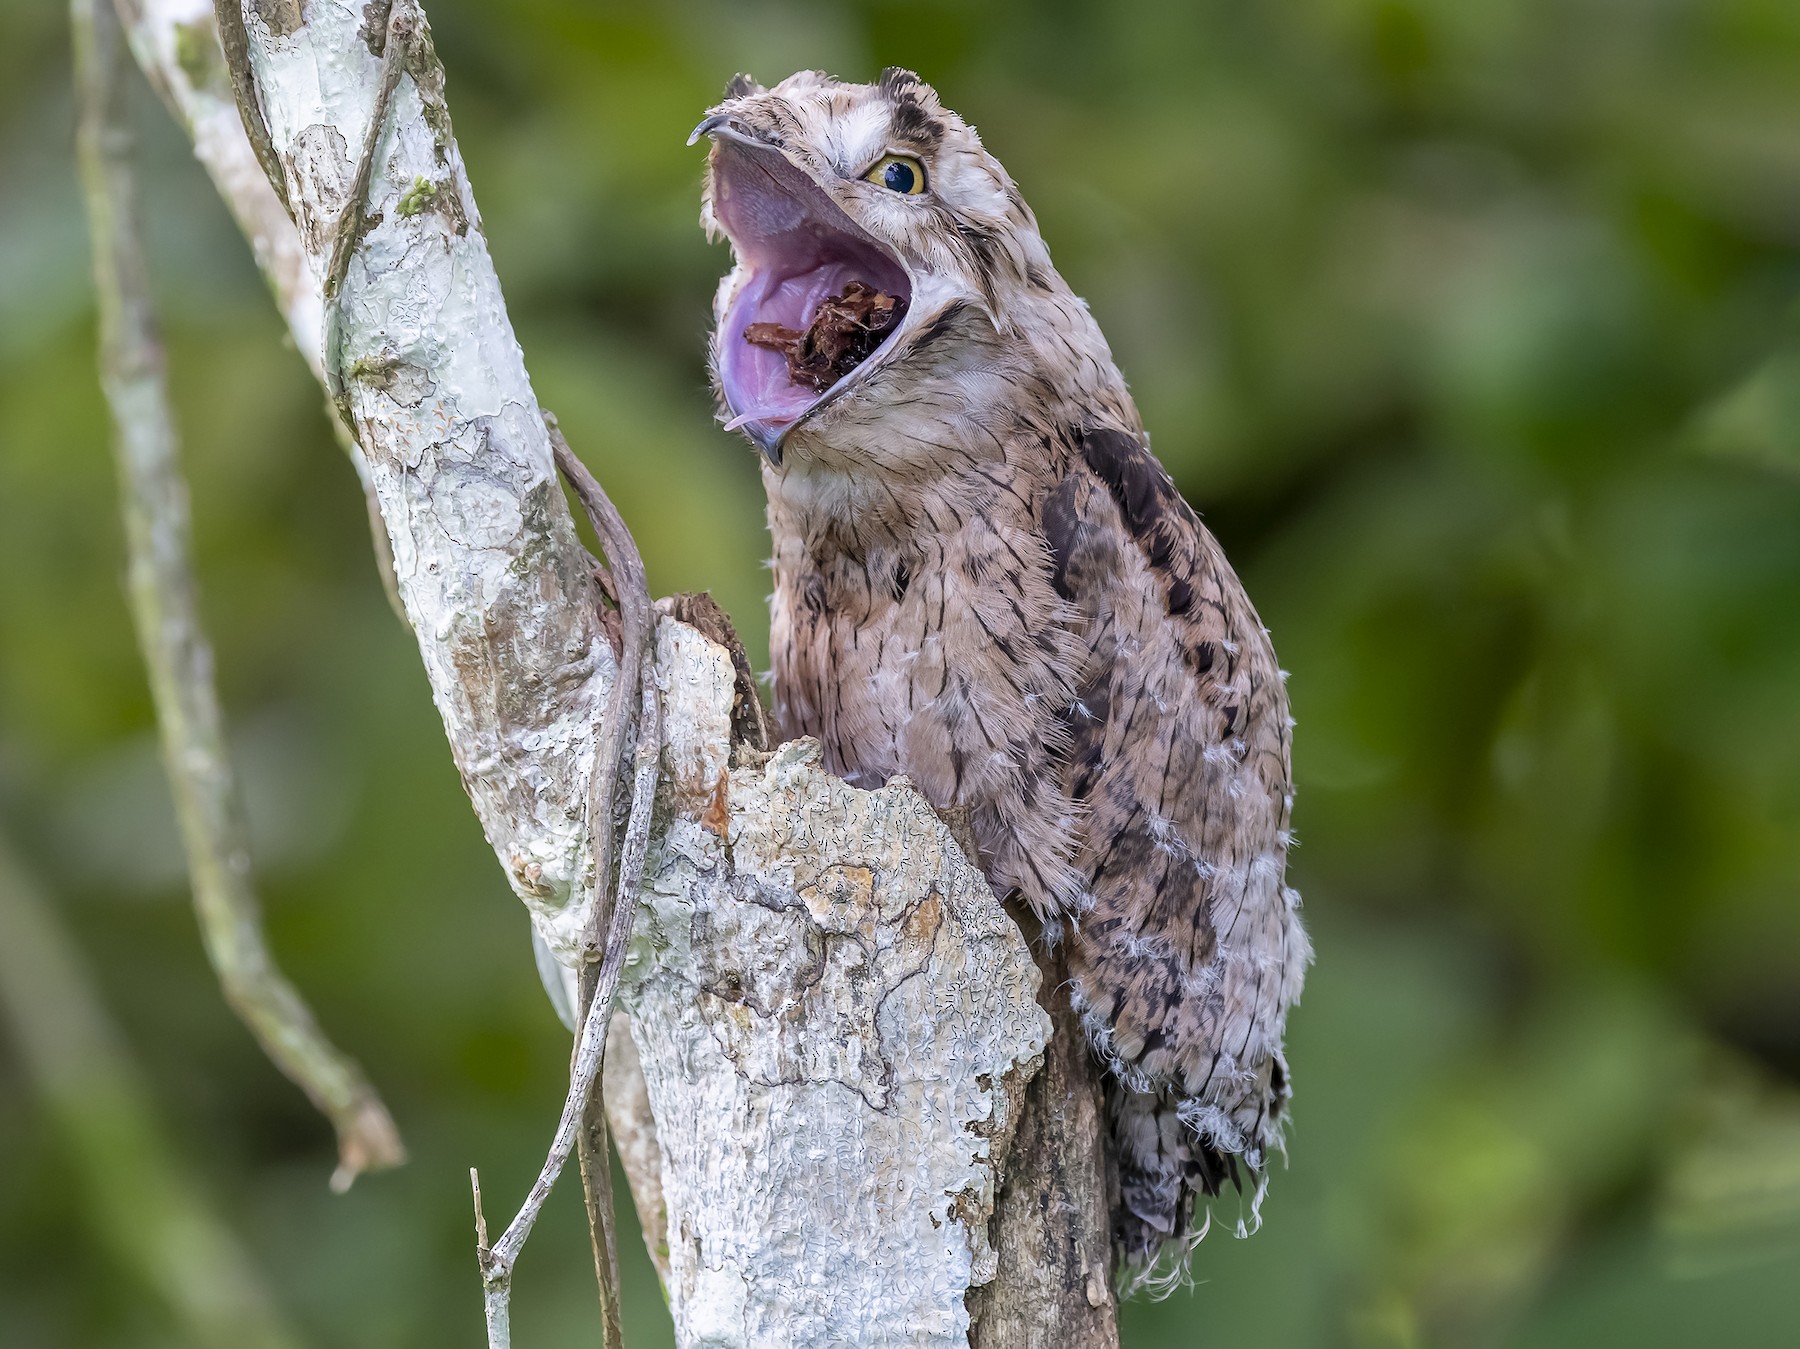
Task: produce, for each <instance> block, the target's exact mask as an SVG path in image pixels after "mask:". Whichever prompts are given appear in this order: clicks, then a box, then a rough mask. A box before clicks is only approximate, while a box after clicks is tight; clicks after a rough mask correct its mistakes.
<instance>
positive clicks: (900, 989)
mask: <svg viewBox="0 0 1800 1349" xmlns="http://www.w3.org/2000/svg"><path fill="white" fill-rule="evenodd" d="M657 655H658V660H657V670H658V675H659V678H660V679H661V680H662V681H664V686H665V702H666V705H667V706H668V707H669V708H670V709H671V715H670V717H669V718H668V722H669V725H668V731H667V736H666V740H665V751H664V769H665V786H664V802H665V804H666V807H667V809H668V821H667V827H666V828H665V829H664V830H662V832H661V834H660V837H659V838H658V840H657V842H656V844H655V846H654V848H653V852H652V869H651V871H650V873H649V874H648V875H647V876H646V878H645V884H644V901H643V907H642V909H641V911H640V913H639V916H638V924H637V929H636V932H635V935H634V944H633V950H632V958H631V961H630V963H629V964H628V965H627V968H626V974H625V979H624V981H623V982H622V984H621V999H622V1001H623V1003H624V1005H625V1006H626V1007H627V1008H628V1009H629V1010H630V1011H631V1013H632V1024H633V1028H634V1038H635V1040H636V1044H637V1049H638V1057H639V1060H640V1062H641V1064H642V1066H643V1073H644V1077H645V1079H646V1082H647V1085H648V1092H649V1102H650V1107H651V1110H652V1112H653V1113H654V1115H655V1117H656V1121H657V1128H656V1135H657V1142H658V1144H659V1145H660V1150H661V1158H662V1190H663V1198H664V1202H665V1204H666V1206H667V1215H668V1228H667V1231H668V1237H667V1241H668V1248H669V1254H668V1281H669V1290H670V1301H671V1305H672V1307H673V1309H674V1312H675V1318H676V1330H677V1335H678V1338H679V1339H680V1341H681V1343H683V1344H688V1345H715V1344H716V1345H769V1346H774V1345H785V1346H809V1345H819V1346H825V1345H842V1344H863V1345H881V1344H907V1345H966V1344H968V1342H969V1340H968V1335H969V1319H968V1312H967V1309H966V1307H965V1303H964V1299H965V1295H966V1294H967V1292H968V1290H969V1288H970V1286H971V1285H978V1284H982V1283H986V1282H988V1281H989V1280H991V1279H992V1278H993V1276H994V1272H995V1269H996V1256H995V1253H994V1251H993V1249H992V1248H991V1247H990V1246H989V1244H988V1220H989V1218H990V1217H991V1216H992V1213H993V1208H994V1195H995V1191H996V1188H997V1186H996V1180H997V1167H996V1157H997V1154H1003V1153H1004V1151H1005V1150H1006V1148H1007V1146H1008V1144H1009V1143H1010V1140H1011V1135H1012V1131H1013V1129H1014V1128H1015V1127H1016V1125H1017V1123H1018V1118H1017V1116H1018V1102H1019V1100H1020V1098H1021V1096H1022V1094H1023V1090H1024V1085H1025V1083H1026V1081H1027V1080H1028V1079H1029V1078H1030V1076H1031V1075H1032V1073H1034V1072H1035V1071H1036V1069H1037V1066H1038V1056H1039V1054H1040V1053H1041V1051H1042V1049H1043V1046H1044V1044H1045V1041H1046V1040H1047V1038H1048V1035H1049V1030H1050V1024H1049V1018H1048V1017H1047V1016H1045V1014H1044V1013H1043V1011H1042V1010H1041V1009H1040V1008H1039V1006H1038V1004H1037V1001H1036V993H1037V986H1038V972H1037V968H1036V966H1035V965H1033V963H1032V961H1031V957H1030V954H1029V952H1028V951H1027V950H1026V948H1025V943H1024V940H1023V939H1022V937H1021V936H1020V934H1019V931H1018V929H1017V928H1016V927H1015V926H1014V925H1013V923H1012V920H1011V919H1010V918H1008V917H1007V915H1006V913H1005V911H1004V910H1003V909H1002V908H1001V907H1000V905H999V903H998V902H997V901H996V900H995V898H994V895H993V892H992V890H990V889H989V888H988V884H987V881H986V880H985V879H984V878H983V877H982V875H981V873H980V872H979V871H978V870H976V869H975V868H974V867H972V866H971V865H970V864H969V863H968V862H966V861H965V860H964V859H963V857H962V854H961V853H960V852H959V851H958V850H957V848H956V846H955V844H954V843H953V842H952V841H951V838H950V833H949V830H948V829H947V828H946V827H945V826H944V824H943V823H942V822H941V821H940V820H939V819H938V818H937V816H936V815H935V814H934V813H933V812H932V810H931V808H930V807H929V806H928V805H926V803H925V802H924V800H923V799H922V798H920V797H919V796H918V795H917V794H916V793H915V792H913V790H912V789H911V788H910V787H909V786H907V785H905V784H904V783H903V782H896V783H893V784H890V785H889V786H887V787H885V788H883V789H882V790H880V791H876V792H866V791H859V790H857V789H855V788H853V787H850V786H848V785H846V784H845V783H844V782H842V781H841V780H839V779H837V778H835V777H832V776H831V775H830V774H828V773H826V772H825V771H824V770H823V769H822V768H821V767H820V764H819V750H818V746H817V745H816V744H814V743H813V742H811V741H799V742H796V743H793V744H789V745H784V746H782V747H780V748H779V749H777V750H775V751H774V752H773V753H772V754H766V755H765V754H759V753H756V752H755V751H751V750H746V749H739V750H738V751H737V753H736V754H735V756H733V757H730V758H728V757H727V751H728V748H729V744H730V715H731V698H732V693H733V673H732V669H731V665H730V662H729V659H728V658H727V656H726V654H725V653H724V652H723V651H722V650H721V649H720V648H718V647H716V646H713V645H712V644H711V643H709V642H706V641H705V639H703V638H701V637H700V636H699V634H698V633H695V632H694V631H693V630H692V629H690V628H686V627H685V626H683V625H681V624H678V623H675V622H673V621H672V620H667V619H665V620H664V621H663V622H662V624H661V625H660V628H659V632H658V653H657ZM677 708H679V709H681V711H680V715H675V714H674V709H677ZM721 1120H737V1121H748V1122H753V1125H754V1127H751V1128H739V1129H726V1130H721V1129H720V1128H719V1127H718V1125H719V1121H721Z"/></svg>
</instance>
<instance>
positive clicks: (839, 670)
mask: <svg viewBox="0 0 1800 1349" xmlns="http://www.w3.org/2000/svg"><path fill="white" fill-rule="evenodd" d="M701 134H705V135H709V136H711V137H712V140H713V147H712V151H711V169H710V173H709V176H708V183H707V191H706V201H705V206H704V209H703V214H702V219H703V222H704V223H705V225H706V226H707V228H708V230H709V232H713V233H715V234H717V233H723V234H724V235H726V236H727V237H728V238H729V239H730V241H731V243H732V245H733V250H734V253H735V255H736V265H735V267H734V269H733V270H732V271H731V273H730V274H729V275H727V276H726V278H725V280H724V282H723V284H722V285H721V287H720V291H719V297H718V301H717V305H716V318H717V321H718V328H717V331H716V332H715V334H714V341H713V353H712V354H713V369H714V373H715V380H716V384H717V388H718V392H719V399H720V404H721V408H722V410H723V415H724V417H725V419H726V422H727V425H728V426H732V427H741V428H743V429H744V430H745V431H746V433H747V434H748V435H750V437H751V438H752V439H753V440H754V441H755V442H756V443H757V444H758V445H759V446H760V447H761V448H762V449H763V451H764V454H765V458H766V462H765V464H764V468H763V478H764V484H765V486H766V488H767V490H768V498H769V527H770V531H771V533H772V535H773V539H774V549H775V558H774V570H775V592H774V595H773V598H772V619H773V624H772V631H771V642H772V653H773V657H774V663H775V715H776V719H777V721H778V723H779V726H780V729H781V730H782V732H783V733H784V734H786V735H789V736H795V735H811V736H816V737H818V739H819V740H820V741H821V742H822V744H823V745H824V747H825V753H826V757H827V762H828V763H829V764H830V765H831V767H832V768H833V769H834V770H835V771H837V772H839V773H841V774H842V775H843V776H845V777H846V778H848V779H849V780H850V781H852V782H855V783H858V784H862V785H866V786H876V785H879V784H881V783H883V782H885V781H887V780H888V779H889V778H891V777H893V776H894V775H897V774H905V775H906V776H907V777H909V778H910V779H912V781H913V782H914V783H915V784H916V785H917V786H918V788H919V789H920V790H921V791H922V792H923V793H924V794H925V795H926V796H927V797H928V798H929V799H930V800H931V801H932V802H933V803H934V804H936V805H937V806H939V807H940V808H949V807H964V808H966V809H967V810H968V812H969V816H970V821H971V825H972V828H973V832H974V835H975V838H976V840H977V843H978V845H979V847H980V852H981V863H982V865H983V867H984V868H985V869H986V871H987V874H988V876H989V879H990V880H991V881H992V882H993V883H994V886H995V887H996V889H998V890H999V891H1000V892H1002V893H1003V894H1004V893H1007V892H1011V891H1016V892H1018V893H1019V894H1020V895H1021V896H1022V897H1023V898H1024V899H1025V900H1026V901H1027V902H1028V903H1029V904H1030V905H1031V907H1032V908H1033V909H1034V910H1035V911H1036V912H1037V914H1038V915H1039V916H1040V917H1041V918H1042V919H1043V920H1044V922H1045V925H1046V931H1047V932H1048V933H1050V935H1051V936H1052V938H1053V939H1060V940H1065V941H1066V942H1067V943H1068V950H1069V961H1070V968H1071V971H1072V974H1073V979H1074V988H1073V990H1072V992H1073V997H1074V1000H1075V1002H1076V1005H1077V1007H1078V1008H1079V1009H1080V1010H1081V1012H1082V1014H1083V1022H1084V1025H1085V1026H1086V1029H1087V1032H1088V1036H1089V1039H1090V1042H1091V1043H1092V1045H1093V1047H1094V1049H1095V1051H1096V1052H1097V1053H1098V1054H1099V1055H1100V1056H1101V1057H1102V1059H1103V1060H1104V1061H1105V1063H1106V1064H1107V1066H1108V1068H1109V1069H1110V1072H1109V1084H1108V1092H1109V1104H1110V1109H1111V1113H1112V1122H1113V1137H1114V1147H1115V1152H1116V1155H1117V1160H1118V1163H1119V1170H1120V1181H1121V1193H1120V1202H1119V1206H1118V1211H1117V1213H1116V1215H1115V1230H1116V1234H1117V1237H1118V1241H1119V1245H1120V1250H1121V1253H1122V1255H1123V1256H1124V1258H1125V1259H1126V1260H1128V1261H1129V1262H1131V1263H1132V1264H1133V1265H1134V1266H1136V1267H1138V1268H1140V1269H1142V1268H1149V1267H1151V1266H1153V1265H1154V1264H1155V1262H1156V1260H1157V1257H1158V1256H1159V1255H1162V1254H1165V1253H1169V1252H1174V1253H1176V1254H1177V1255H1179V1254H1181V1253H1184V1252H1185V1250H1186V1249H1187V1247H1188V1245H1189V1243H1190V1241H1191V1240H1192V1239H1193V1237H1195V1236H1197V1235H1198V1232H1199V1231H1203V1230H1204V1223H1203V1222H1200V1221H1198V1219H1199V1214H1198V1213H1197V1208H1199V1207H1203V1201H1202V1200H1201V1199H1200V1196H1206V1195H1213V1194H1217V1193H1218V1192H1219V1191H1220V1189H1221V1187H1222V1186H1225V1185H1227V1184H1233V1183H1235V1184H1238V1185H1240V1186H1241V1185H1242V1184H1243V1183H1245V1182H1246V1181H1248V1182H1249V1183H1250V1184H1251V1185H1252V1186H1253V1187H1254V1188H1253V1198H1252V1200H1251V1202H1250V1205H1249V1207H1250V1215H1249V1217H1250V1221H1251V1222H1254V1214H1255V1209H1256V1201H1257V1200H1258V1199H1259V1198H1260V1194H1261V1184H1262V1180H1261V1178H1262V1176H1263V1174H1264V1171H1265V1167H1266V1164H1267V1159H1268V1153H1269V1151H1270V1150H1271V1149H1272V1148H1274V1147H1278V1146H1280V1143H1281V1136H1282V1128H1283V1123H1284V1115H1285V1107H1286V1102H1287V1099H1288V1081H1287V1071H1286V1065H1285V1063H1284V1061H1283V1058H1282V1050H1281V1037H1282V1031H1283V1027H1284V1023H1285V1020H1286V1015H1287V1011H1288V1008H1289V1007H1290V1006H1291V1005H1292V1004H1293V1002H1294V1000H1295V999H1296V998H1297V996H1298V995H1299V991H1300V983H1301V977H1302V974H1303V972H1304V969H1305V967H1306V964H1307V962H1308V960H1309V958H1310V952H1309V948H1308V945H1307V941H1306V936H1305V933H1304V931H1303V930H1302V928H1301V924H1300V919H1299V899H1298V897H1297V896H1296V895H1295V894H1294V892H1293V891H1292V890H1291V889H1288V888H1287V887H1286V885H1285V884H1284V880H1283V875H1284V870H1285V865H1286V853H1287V849H1288V845H1289V834H1288V813H1289V809H1290V806H1291V804H1292V786H1291V778H1290V773H1289V765H1288V731H1289V726H1290V722H1289V720H1288V708H1287V696H1286V692H1285V689H1284V687H1283V682H1282V681H1283V676H1282V674H1281V672H1280V671H1279V670H1278V668H1277V666H1276V663H1275V656H1274V652H1273V650H1272V648H1271V647H1270V644H1269V638H1268V634H1267V633H1266V632H1265V631H1264V629H1263V627H1262V624H1261V622H1260V621H1259V620H1258V618H1257V616H1256V612H1255V610H1254V609H1253V608H1252V607H1251V604H1250V601H1249V598H1248V597H1247V596H1246V595H1245V593H1244V590H1243V587H1242V586H1241V585H1240V584H1239V582H1238V579H1237V577H1236V575H1235V574H1234V573H1233V572H1232V570H1231V567H1230V565H1229V564H1228V563H1227V562H1226V560H1225V558H1224V555H1223V554H1222V553H1221V551H1220V549H1219V546H1218V544H1217V543H1216V542H1215V541H1214V539H1213V537H1212V536H1211V535H1210V534H1209V533H1208V532H1207V531H1206V529H1205V527H1204V526H1202V525H1201V523H1200V521H1199V519H1198V518H1197V517H1196V516H1195V514H1194V512H1193V511H1192V510H1191V509H1190V508H1189V507H1188V505H1187V504H1186V503H1185V502H1184V501H1183V500H1182V499H1181V497H1180V495H1179V494H1178V493H1177V492H1176V490H1175V488H1174V486H1173V484H1172V483H1171V482H1170V480H1169V477H1168V474H1167V473H1166V472H1164V470H1163V468H1162V466H1161V465H1160V464H1159V463H1158V462H1157V461H1156V459H1155V458H1154V456H1152V454H1151V453H1150V450H1149V446H1148V442H1147V439H1146V437H1145V435H1144V431H1143V428H1142V426H1141V425H1140V423H1139V419H1138V413H1137V409H1136V407H1135V406H1134V405H1133V403H1132V401H1131V398H1130V395H1129V394H1128V393H1127V392H1126V388H1125V382H1124V380H1123V378H1122V377H1121V376H1120V374H1119V372H1118V370H1117V369H1116V367H1115V366H1114V364H1113V361H1112V357H1111V354H1110V352H1109V351H1108V349H1107V345H1106V341H1105V339H1104V338H1103V337H1102V335H1101V334H1100V331H1099V329H1098V327H1097V326H1096V325H1095V323H1094V321H1093V319H1092V317H1091V316H1090V315H1089V313H1088V311H1087V307H1086V305H1084V304H1083V303H1082V301H1081V300H1080V299H1078V298H1077V297H1076V296H1075V295H1074V294H1073V293H1072V292H1071V291H1070V290H1069V288H1068V286H1067V285H1066V284H1064V282H1063V280H1062V278H1061V277H1060V276H1059V275H1058V274H1057V273H1056V270H1055V269H1054V268H1053V267H1052V266H1051V264H1050V257H1049V253H1048V251H1047V250H1046V249H1045V247H1044V244H1043V241H1042V239H1041V238H1040V237H1039V235H1038V231H1037V225H1036V222H1035V220H1034V219H1033V217H1032V214H1031V211H1030V209H1029V207H1027V206H1026V204H1025V202H1024V199H1023V198H1022V197H1021V196H1020V195H1019V192H1018V190H1017V189H1016V188H1015V187H1014V185H1013V183H1012V180H1011V179H1010V178H1009V177H1007V175H1006V172H1005V170H1004V169H1002V168H1001V167H1000V165H999V163H998V162H996V161H995V160H994V159H993V158H992V156H990V155H989V154H987V152H986V151H985V150H984V149H983V148H982V146H981V143H980V141H979V139H978V138H977V137H976V135H975V133H974V131H973V129H971V128H970V127H969V126H968V125H967V124H966V123H964V122H963V121H962V120H961V119H960V118H958V117H957V116H956V115H955V114H953V113H950V112H948V111H946V110H945V109H944V108H943V107H942V106H941V105H940V104H939V102H938V100H937V97H936V95H935V94H934V93H933V92H932V91H931V89H930V88H929V87H928V86H926V85H924V84H922V83H920V82H919V80H918V79H917V77H916V76H913V75H911V74H909V73H907V72H904V71H898V70H889V71H886V72H884V73H883V75H882V77H881V79H880V80H879V81H878V82H877V83H875V84H872V85H855V84H843V83H840V82H838V81H835V80H832V79H830V78H829V77H827V76H824V75H821V74H818V73H816V72H803V73H802V74H799V75H795V76H793V77H791V78H790V79H788V80H786V81H784V82H783V83H781V84H780V85H778V86H776V87H775V88H774V89H771V90H764V89H762V88H761V87H760V86H758V85H756V84H755V83H754V82H753V81H750V80H748V79H746V78H744V77H739V79H738V80H736V81H734V82H733V84H732V87H731V89H730V90H729V91H728V97H727V99H726V101H725V102H723V103H721V104H720V105H719V106H718V107H717V108H715V109H714V110H713V111H712V113H711V114H710V115H709V116H708V117H707V119H706V120H705V121H704V122H703V123H702V124H701V127H700V129H699V130H698V131H697V132H696V135H697V136H698V135H701ZM896 163H898V164H899V166H900V167H899V168H895V167H894V165H895V164H896ZM850 282H855V283H858V284H861V285H863V286H866V287H868V288H869V289H871V290H873V291H876V292H879V293H881V294H883V295H893V296H895V297H897V299H898V301H899V310H900V319H899V321H898V323H897V324H895V325H894V327H893V329H892V330H891V331H890V332H889V333H888V335H887V336H886V338H885V340H883V341H882V343H881V345H880V346H879V347H878V348H876V349H875V351H874V352H873V353H872V354H871V355H869V356H867V357H866V358H865V359H863V360H862V361H861V362H860V363H859V364H857V365H856V366H855V367H854V368H853V369H851V370H850V371H849V372H848V373H846V374H843V376H842V377H841V378H839V379H837V380H836V382H835V383H832V384H830V385H829V387H827V388H826V389H824V390H823V391H820V390H818V389H816V388H815V387H812V386H811V385H810V384H808V383H806V382H804V381H802V382H796V381H795V380H794V379H793V378H791V377H790V372H789V370H788V368H787V365H786V362H785V361H784V359H783V356H782V354H781V352H780V351H777V350H770V349H769V348H768V345H767V344H766V343H760V342H758V341H752V340H746V337H745V331H746V329H748V328H750V327H751V326H752V325H762V324H771V323H772V324H777V325H780V326H781V327H783V328H786V329H791V330H793V331H796V332H800V331H804V330H806V328H807V326H808V324H809V322H811V320H812V319H813V317H814V316H815V315H816V314H817V313H818V312H819V307H820V305H821V303H823V302H825V301H826V300H827V299H828V298H829V297H831V296H833V295H837V294H840V293H842V292H843V291H844V288H845V285H846V284H847V283H850ZM767 331H768V330H767V329H760V330H759V332H758V333H757V334H756V336H758V337H760V336H762V335H763V334H764V333H766V332H767ZM1245 1173H1248V1174H1247V1175H1246V1174H1245Z"/></svg>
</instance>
